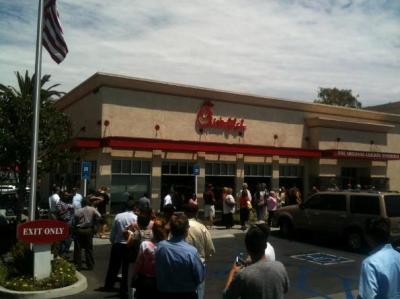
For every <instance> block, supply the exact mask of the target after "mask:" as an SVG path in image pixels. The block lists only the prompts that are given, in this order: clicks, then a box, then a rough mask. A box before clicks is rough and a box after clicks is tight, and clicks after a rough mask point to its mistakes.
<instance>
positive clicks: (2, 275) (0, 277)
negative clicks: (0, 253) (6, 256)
mask: <svg viewBox="0 0 400 299" xmlns="http://www.w3.org/2000/svg"><path fill="white" fill-rule="evenodd" d="M7 276H8V269H7V266H6V265H5V264H4V263H3V262H2V261H0V285H4V283H5V281H6V279H7Z"/></svg>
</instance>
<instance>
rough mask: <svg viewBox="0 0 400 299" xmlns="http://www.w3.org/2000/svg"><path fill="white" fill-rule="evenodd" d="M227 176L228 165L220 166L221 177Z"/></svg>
mask: <svg viewBox="0 0 400 299" xmlns="http://www.w3.org/2000/svg"><path fill="white" fill-rule="evenodd" d="M227 174H228V164H221V175H227Z"/></svg>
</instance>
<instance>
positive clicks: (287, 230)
mask: <svg viewBox="0 0 400 299" xmlns="http://www.w3.org/2000/svg"><path fill="white" fill-rule="evenodd" d="M279 228H280V232H281V235H282V237H285V238H288V237H291V236H292V234H293V225H292V223H291V222H290V220H289V219H282V220H281V221H280V223H279Z"/></svg>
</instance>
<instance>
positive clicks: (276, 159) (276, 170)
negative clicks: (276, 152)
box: [271, 156, 279, 190]
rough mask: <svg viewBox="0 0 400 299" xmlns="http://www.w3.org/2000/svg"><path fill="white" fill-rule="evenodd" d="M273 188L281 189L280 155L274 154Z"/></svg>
mask: <svg viewBox="0 0 400 299" xmlns="http://www.w3.org/2000/svg"><path fill="white" fill-rule="evenodd" d="M271 190H279V156H272V178H271Z"/></svg>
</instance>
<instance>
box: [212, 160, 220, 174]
mask: <svg viewBox="0 0 400 299" xmlns="http://www.w3.org/2000/svg"><path fill="white" fill-rule="evenodd" d="M219 171H220V164H219V163H213V165H212V174H213V175H218V174H219Z"/></svg>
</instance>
